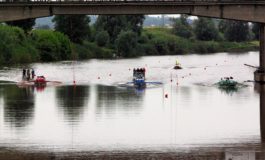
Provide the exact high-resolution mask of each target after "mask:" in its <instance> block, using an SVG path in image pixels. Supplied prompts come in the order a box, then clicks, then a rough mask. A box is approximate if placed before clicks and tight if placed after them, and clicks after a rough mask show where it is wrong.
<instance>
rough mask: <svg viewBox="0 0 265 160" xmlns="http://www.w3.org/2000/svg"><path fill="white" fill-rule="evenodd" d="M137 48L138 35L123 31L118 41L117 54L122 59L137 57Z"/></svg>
mask: <svg viewBox="0 0 265 160" xmlns="http://www.w3.org/2000/svg"><path fill="white" fill-rule="evenodd" d="M136 48H137V34H136V33H134V32H132V31H122V32H121V33H120V34H119V35H118V37H117V40H116V49H117V53H118V55H119V56H121V57H135V56H137V53H136Z"/></svg>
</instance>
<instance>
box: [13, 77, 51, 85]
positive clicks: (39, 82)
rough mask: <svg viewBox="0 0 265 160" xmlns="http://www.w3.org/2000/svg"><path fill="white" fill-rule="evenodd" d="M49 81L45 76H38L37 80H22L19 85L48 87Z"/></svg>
mask: <svg viewBox="0 0 265 160" xmlns="http://www.w3.org/2000/svg"><path fill="white" fill-rule="evenodd" d="M47 82H48V81H47V80H46V79H45V77H44V76H37V77H36V79H32V80H22V81H20V82H18V83H17V85H18V86H21V87H23V86H37V87H38V86H46V84H47Z"/></svg>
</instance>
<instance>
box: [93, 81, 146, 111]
mask: <svg viewBox="0 0 265 160" xmlns="http://www.w3.org/2000/svg"><path fill="white" fill-rule="evenodd" d="M96 89H97V91H96V92H97V95H96V103H97V104H96V106H97V108H96V114H98V115H100V114H103V113H106V114H108V115H110V116H111V115H112V113H114V112H115V111H119V112H120V111H123V112H126V113H128V112H132V113H139V111H140V109H141V107H142V103H143V97H144V94H145V90H144V89H135V88H118V87H115V86H102V85H98V86H97V87H96Z"/></svg>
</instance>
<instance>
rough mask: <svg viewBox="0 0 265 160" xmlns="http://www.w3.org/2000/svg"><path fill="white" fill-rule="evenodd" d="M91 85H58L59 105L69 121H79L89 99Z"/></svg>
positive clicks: (57, 96)
mask: <svg viewBox="0 0 265 160" xmlns="http://www.w3.org/2000/svg"><path fill="white" fill-rule="evenodd" d="M89 90H90V88H89V86H60V87H56V100H57V104H58V107H59V108H60V109H61V110H62V111H63V115H64V117H65V118H66V119H67V120H68V121H71V122H73V121H78V120H79V118H80V117H81V116H82V114H83V113H84V108H85V106H86V105H87V103H88V99H89Z"/></svg>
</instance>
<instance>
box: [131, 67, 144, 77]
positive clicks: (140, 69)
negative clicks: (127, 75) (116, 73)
mask: <svg viewBox="0 0 265 160" xmlns="http://www.w3.org/2000/svg"><path fill="white" fill-rule="evenodd" d="M139 73H140V74H143V76H144V77H145V68H136V69H135V68H134V69H133V76H135V75H137V74H139Z"/></svg>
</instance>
